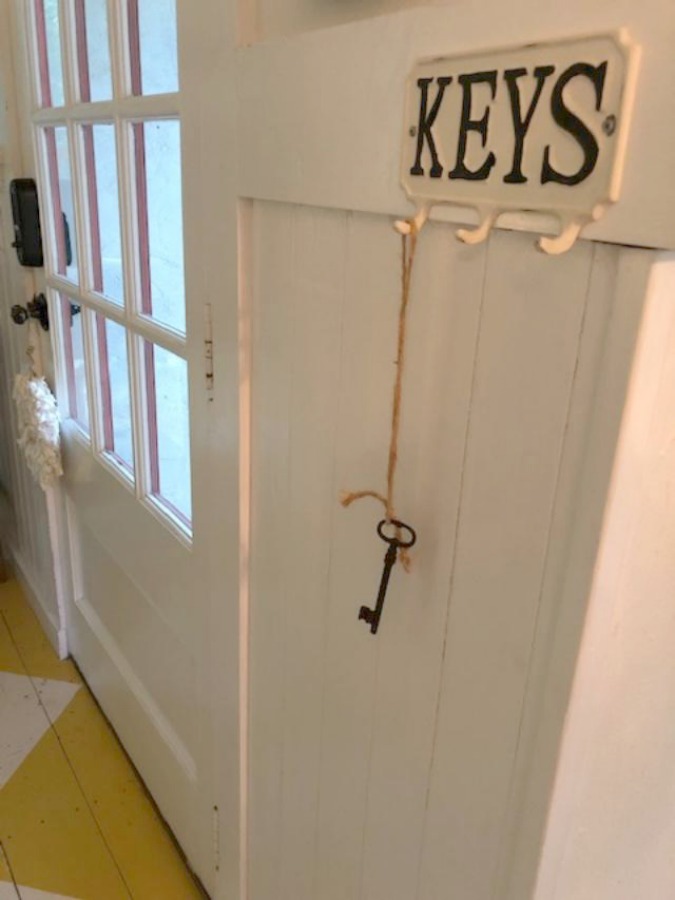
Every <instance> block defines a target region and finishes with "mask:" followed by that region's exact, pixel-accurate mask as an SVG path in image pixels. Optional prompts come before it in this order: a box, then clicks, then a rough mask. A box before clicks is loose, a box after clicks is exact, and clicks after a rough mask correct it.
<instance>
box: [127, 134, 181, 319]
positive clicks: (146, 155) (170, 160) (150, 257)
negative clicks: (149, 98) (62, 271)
mask: <svg viewBox="0 0 675 900" xmlns="http://www.w3.org/2000/svg"><path fill="white" fill-rule="evenodd" d="M133 128H134V159H135V166H136V206H137V211H138V229H137V233H138V242H139V248H138V256H139V262H140V275H141V278H140V282H141V309H142V312H143V313H145V314H146V315H148V316H151V317H152V318H153V319H156V320H157V321H158V322H160V323H161V324H163V325H168V326H170V327H171V328H174V329H175V330H176V331H179V332H183V333H184V332H185V271H184V264H183V204H182V192H181V156H180V124H179V122H177V121H175V120H172V119H157V120H151V121H148V122H139V123H137V124H136V125H134V126H133Z"/></svg>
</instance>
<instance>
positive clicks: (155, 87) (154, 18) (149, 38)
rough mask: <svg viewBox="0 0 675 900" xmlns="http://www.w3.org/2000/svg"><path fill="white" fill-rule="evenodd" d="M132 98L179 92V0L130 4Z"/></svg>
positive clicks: (131, 0) (145, 0) (130, 1)
mask: <svg viewBox="0 0 675 900" xmlns="http://www.w3.org/2000/svg"><path fill="white" fill-rule="evenodd" d="M127 9H128V22H129V45H130V46H129V59H130V65H131V89H132V93H133V94H136V95H138V94H146V95H147V94H170V93H173V92H174V91H177V90H178V41H177V31H176V0H128V3H127Z"/></svg>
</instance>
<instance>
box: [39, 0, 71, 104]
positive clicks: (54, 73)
mask: <svg viewBox="0 0 675 900" xmlns="http://www.w3.org/2000/svg"><path fill="white" fill-rule="evenodd" d="M34 2H35V5H34V14H35V44H36V49H37V54H36V55H37V63H38V76H39V77H38V88H39V93H40V97H39V103H40V106H63V104H64V102H65V97H64V92H63V64H62V62H61V22H60V19H59V2H58V0H34Z"/></svg>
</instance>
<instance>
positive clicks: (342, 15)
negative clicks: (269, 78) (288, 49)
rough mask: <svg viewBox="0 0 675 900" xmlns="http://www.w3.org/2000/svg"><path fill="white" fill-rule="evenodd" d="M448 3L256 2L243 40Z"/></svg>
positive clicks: (432, 0)
mask: <svg viewBox="0 0 675 900" xmlns="http://www.w3.org/2000/svg"><path fill="white" fill-rule="evenodd" d="M444 3H447V0H257V4H252V7H253V10H254V11H253V12H252V13H249V16H250V18H249V20H248V22H246V23H244V33H243V35H242V37H243V39H244V41H249V40H269V39H270V38H274V37H280V36H281V35H288V34H297V33H299V32H301V31H310V30H312V29H314V28H328V27H330V26H332V25H343V24H344V23H346V22H353V21H356V20H357V19H367V18H370V17H371V16H378V15H383V14H385V13H392V12H397V11H398V10H401V9H411V8H412V7H415V6H441V5H443V4H444Z"/></svg>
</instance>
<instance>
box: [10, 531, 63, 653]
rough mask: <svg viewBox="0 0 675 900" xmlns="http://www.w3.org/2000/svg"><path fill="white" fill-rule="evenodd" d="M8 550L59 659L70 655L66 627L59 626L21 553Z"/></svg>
mask: <svg viewBox="0 0 675 900" xmlns="http://www.w3.org/2000/svg"><path fill="white" fill-rule="evenodd" d="M7 551H8V555H9V563H10V567H11V569H12V572H13V574H14V576H15V578H16V580H17V581H18V582H19V584H20V585H21V588H22V589H23V592H24V594H25V596H26V600H28V603H29V604H30V607H31V609H32V610H33V612H34V613H35V615H36V616H37V617H38V620H39V622H40V625H42V628H43V630H44V632H45V634H46V635H47V637H48V639H49V643H50V644H51V645H52V647H53V648H54V650H55V652H56V653H57V655H58V657H59V659H65V658H66V657H67V656H68V650H67V648H68V640H67V636H66V632H65V629H62V628H59V624H58V622H57V621H56V619H55V618H54V617H53V616H52V614H51V613H50V612H49V610H48V609H47V606H46V605H45V603H44V602H43V601H42V599H41V598H40V592H39V591H38V590H37V588H36V585H35V581H34V580H33V578H32V576H31V574H30V571H29V569H28V567H27V566H26V565H25V563H24V561H23V559H22V558H21V555H20V554H19V553H17V552H16V551H15V550H14V548H13V547H8V548H7Z"/></svg>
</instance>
